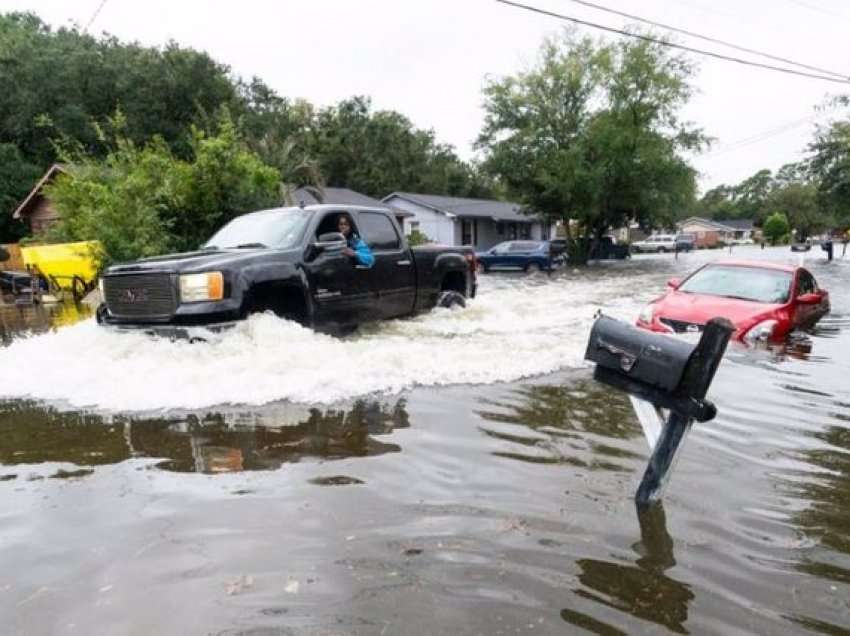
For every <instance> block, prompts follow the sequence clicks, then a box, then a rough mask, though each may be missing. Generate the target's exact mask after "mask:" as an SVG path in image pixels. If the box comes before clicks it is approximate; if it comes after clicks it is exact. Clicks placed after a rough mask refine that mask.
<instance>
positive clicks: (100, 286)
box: [97, 276, 106, 303]
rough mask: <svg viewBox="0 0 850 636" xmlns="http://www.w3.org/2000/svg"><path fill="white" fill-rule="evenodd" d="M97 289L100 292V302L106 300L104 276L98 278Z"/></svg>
mask: <svg viewBox="0 0 850 636" xmlns="http://www.w3.org/2000/svg"><path fill="white" fill-rule="evenodd" d="M97 290H98V291H99V292H100V302H102V303H104V302H106V292H105V291H104V290H103V276H101V277H100V278H98V279H97Z"/></svg>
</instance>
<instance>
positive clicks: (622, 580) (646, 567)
mask: <svg viewBox="0 0 850 636" xmlns="http://www.w3.org/2000/svg"><path fill="white" fill-rule="evenodd" d="M637 514H638V522H639V523H640V541H638V542H637V543H635V544H634V545H633V546H632V549H633V550H634V551H635V553H636V554H637V555H638V556H639V558H638V559H637V561H636V562H635V565H622V564H619V563H612V562H610V561H601V560H597V559H579V560H578V565H579V567H580V568H581V573H580V574H579V581H580V582H581V584H582V586H583V587H581V588H577V589H576V590H575V594H576V595H577V596H579V597H582V598H585V599H589V600H593V601H595V602H597V603H601V604H602V605H605V606H608V607H612V608H615V609H618V610H620V611H623V612H627V613H629V614H631V615H633V616H636V617H638V618H641V619H644V620H648V621H651V622H653V623H656V624H658V625H662V626H664V627H666V628H667V629H669V630H671V631H674V632H677V633H680V634H685V633H688V630H686V629H685V622H686V621H687V620H688V604H689V603H690V602H691V601H692V600H693V599H694V593H693V592H692V591H691V589H690V586H688V585H686V584H684V583H681V582H679V581H677V580H675V579H674V578H671V577H670V576H668V575H667V574H666V572H667V570H669V569H670V568H672V567H673V566H674V565H676V559H675V556H674V555H673V539H672V538H671V537H670V534H669V533H668V532H667V521H666V518H665V514H664V508H663V506H662V505H661V504H656V505H653V506H649V507H643V508H640V507H639V508H638V509H637ZM561 618H563V619H564V620H565V621H566V622H568V623H571V624H573V625H577V626H579V627H585V628H589V627H590V625H592V624H593V623H594V622H598V621H596V620H595V619H593V618H592V617H588V616H586V615H584V614H582V613H580V612H577V611H575V610H571V609H564V610H563V611H562V612H561Z"/></svg>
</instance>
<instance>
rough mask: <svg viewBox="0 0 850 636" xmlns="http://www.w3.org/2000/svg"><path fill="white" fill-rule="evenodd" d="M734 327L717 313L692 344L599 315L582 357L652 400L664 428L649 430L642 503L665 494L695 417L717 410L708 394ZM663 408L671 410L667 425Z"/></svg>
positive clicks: (612, 381)
mask: <svg viewBox="0 0 850 636" xmlns="http://www.w3.org/2000/svg"><path fill="white" fill-rule="evenodd" d="M734 330H735V327H734V326H733V325H732V323H731V322H729V321H728V320H726V319H725V318H713V319H712V320H709V321H708V323H707V324H706V325H705V328H704V329H703V332H702V335H701V337H700V340H699V342H698V343H696V344H691V343H689V342H685V341H682V340H679V339H677V338H672V337H670V336H666V335H664V334H657V333H652V332H650V331H645V330H643V329H638V328H637V327H633V326H632V325H628V324H626V323H624V322H620V321H618V320H614V319H613V318H609V317H608V316H599V318H597V319H596V322H595V323H594V325H593V329H592V330H591V332H590V339H589V340H588V343H587V352H586V353H585V356H584V357H585V358H586V359H587V360H590V361H591V362H595V363H596V369H595V370H594V372H593V377H594V378H595V379H596V380H598V381H600V382H603V383H605V384H607V385H609V386H612V387H615V388H617V389H620V390H622V391H625V392H626V393H628V394H629V395H631V396H633V397H635V398H638V399H640V400H644V401H646V402H649V403H650V404H652V405H653V406H654V407H655V412H656V415H655V418H656V420H657V421H658V425H657V428H660V429H661V431H660V434H659V435H658V436H657V437H655V436H654V435H650V434H649V433H647V439H653V438H654V441H650V445H651V446H652V456H651V457H650V460H649V464H648V465H647V468H646V472H645V473H644V476H643V479H642V480H641V484H640V486H639V488H638V491H637V494H636V495H635V499H636V501H637V502H638V504H640V505H643V504H647V503H650V502H652V501H655V500H656V499H658V498H659V497H660V496H661V490H662V488H663V486H664V483H665V481H666V479H667V476H668V474H669V472H670V470H671V467H672V466H673V462H674V459H675V456H676V453H677V451H678V449H679V446H680V444H681V443H682V440H683V439H684V437H685V434H686V433H687V432H688V430H689V429H690V427H691V424H692V423H693V421H694V420H696V421H698V422H707V421H708V420H710V419H712V418H713V417H714V416H715V415H716V414H717V409H716V408H715V406H714V405H713V404H712V403H711V402H709V401H708V400H706V399H705V395H706V393H708V387H709V386H710V385H711V381H712V379H713V378H714V373H715V372H716V371H717V367H718V366H719V364H720V360H721V358H722V357H723V352H724V351H725V350H726V344H727V343H728V342H729V338H730V336H731V335H732V333H733V332H734ZM659 409H669V411H670V413H669V416H668V417H667V422H666V424H664V425H663V427H662V426H661V424H660V416H661V411H660V410H659ZM638 418H639V419H640V413H639V414H638ZM643 424H644V422H643V420H641V425H643ZM644 430H645V431H647V430H648V428H645V429H644Z"/></svg>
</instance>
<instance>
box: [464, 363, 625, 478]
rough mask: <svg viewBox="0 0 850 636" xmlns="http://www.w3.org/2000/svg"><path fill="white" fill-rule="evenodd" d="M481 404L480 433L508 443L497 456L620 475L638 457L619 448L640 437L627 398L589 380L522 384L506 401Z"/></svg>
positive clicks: (482, 401) (496, 453)
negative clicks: (548, 383)
mask: <svg viewBox="0 0 850 636" xmlns="http://www.w3.org/2000/svg"><path fill="white" fill-rule="evenodd" d="M481 403H482V404H483V405H484V406H485V407H486V410H484V409H482V410H479V411H477V413H478V415H479V416H480V417H481V418H483V419H484V420H485V423H484V424H483V425H482V426H481V430H482V431H483V432H484V433H485V434H486V435H488V436H491V437H493V438H497V439H501V440H504V441H506V442H509V443H510V444H509V445H508V446H507V447H506V448H505V449H503V450H497V451H495V452H494V454H495V455H497V456H501V457H508V458H511V459H518V460H521V461H529V462H540V463H566V464H572V465H574V466H580V467H584V468H589V469H591V470H594V469H601V470H620V471H622V470H627V469H626V468H624V467H623V466H622V465H620V464H619V463H618V462H619V461H622V460H628V459H635V458H638V456H637V455H635V453H634V452H633V451H631V450H629V449H626V448H623V447H621V446H619V445H618V444H617V440H626V439H632V438H635V437H640V436H641V431H640V428H637V427H636V426H635V424H634V414H633V413H632V410H631V405H630V403H629V400H628V398H627V397H626V396H625V394H619V393H615V394H611V393H609V392H608V391H604V390H602V391H600V390H599V387H598V386H597V385H596V384H595V383H594V382H592V381H590V380H586V379H582V380H579V381H577V382H575V383H574V384H571V385H566V386H559V385H555V386H552V385H530V386H522V387H519V388H517V389H514V390H512V391H510V392H509V393H508V395H507V398H506V399H501V400H499V401H493V400H481ZM499 424H502V425H508V426H498V425H499ZM529 433H534V434H531V435H529Z"/></svg>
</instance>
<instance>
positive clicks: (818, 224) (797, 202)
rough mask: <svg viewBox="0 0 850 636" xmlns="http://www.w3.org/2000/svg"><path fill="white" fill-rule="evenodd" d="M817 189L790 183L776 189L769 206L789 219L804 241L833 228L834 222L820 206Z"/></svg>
mask: <svg viewBox="0 0 850 636" xmlns="http://www.w3.org/2000/svg"><path fill="white" fill-rule="evenodd" d="M817 198H818V192H817V187H816V186H815V185H814V184H812V183H789V184H787V185H785V186H780V187H776V188H774V189H773V190H772V191H771V193H770V195H769V197H768V202H767V205H769V206H770V207H771V209H773V210H778V211H780V212H782V213H784V215H785V216H786V217H787V219H788V223H789V224H790V226H791V228H793V229H794V230H796V232H797V234H796V236H797V239H798V240H804V239H806V238H807V237H809V236H810V235H812V234H816V233H818V232H822V231H823V230H826V229H828V228H830V227H832V225H833V223H834V220H833V218H832V216H831V215H829V214H828V213H826V212H824V211H823V210H822V208H821V207H820V205H819V204H818V200H817Z"/></svg>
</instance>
